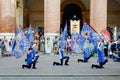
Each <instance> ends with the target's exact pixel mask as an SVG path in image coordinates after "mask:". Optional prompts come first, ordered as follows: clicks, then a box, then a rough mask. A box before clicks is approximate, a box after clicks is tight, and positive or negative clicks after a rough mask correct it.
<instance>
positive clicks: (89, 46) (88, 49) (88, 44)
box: [78, 40, 94, 62]
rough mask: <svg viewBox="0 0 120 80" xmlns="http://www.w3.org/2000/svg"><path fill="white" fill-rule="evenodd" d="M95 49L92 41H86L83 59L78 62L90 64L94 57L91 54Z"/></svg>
mask: <svg viewBox="0 0 120 80" xmlns="http://www.w3.org/2000/svg"><path fill="white" fill-rule="evenodd" d="M93 49H94V46H93V44H92V43H91V42H90V40H86V41H85V43H84V46H83V59H78V62H88V60H89V59H90V58H91V57H92V56H93V55H92V54H91V53H92V51H93Z"/></svg>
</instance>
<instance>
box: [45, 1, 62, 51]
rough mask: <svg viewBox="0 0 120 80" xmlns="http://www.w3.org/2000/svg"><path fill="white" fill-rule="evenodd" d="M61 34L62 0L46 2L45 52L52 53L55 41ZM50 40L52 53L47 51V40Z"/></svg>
mask: <svg viewBox="0 0 120 80" xmlns="http://www.w3.org/2000/svg"><path fill="white" fill-rule="evenodd" d="M59 32H60V0H44V35H45V46H46V47H45V51H46V53H52V52H51V51H52V49H53V39H54V38H55V37H56V36H59ZM48 38H50V41H49V42H50V44H51V46H50V49H51V50H50V51H47V49H48V45H47V39H48Z"/></svg>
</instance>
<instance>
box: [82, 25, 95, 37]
mask: <svg viewBox="0 0 120 80" xmlns="http://www.w3.org/2000/svg"><path fill="white" fill-rule="evenodd" d="M92 31H93V30H92V29H91V28H90V26H89V25H88V24H87V23H84V24H83V27H82V30H81V35H82V36H83V37H85V38H86V39H89V38H90V33H91V32H92Z"/></svg>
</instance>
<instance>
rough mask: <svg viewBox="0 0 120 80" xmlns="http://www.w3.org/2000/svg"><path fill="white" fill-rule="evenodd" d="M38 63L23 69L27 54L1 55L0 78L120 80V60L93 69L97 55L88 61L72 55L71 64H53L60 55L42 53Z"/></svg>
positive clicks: (27, 79) (6, 79)
mask: <svg viewBox="0 0 120 80" xmlns="http://www.w3.org/2000/svg"><path fill="white" fill-rule="evenodd" d="M39 54H40V58H39V61H38V63H37V69H22V66H21V65H22V64H25V62H24V59H25V55H26V54H25V55H23V56H22V57H21V58H18V59H16V58H15V57H14V56H9V57H0V80H16V79H17V80H33V79H34V80H38V79H39V80H40V79H41V80H82V79H84V80H113V79H114V80H119V79H120V62H113V60H112V59H109V58H108V59H109V62H108V63H107V64H106V65H105V66H104V67H105V68H104V69H95V68H94V69H91V65H92V64H98V63H97V57H92V58H91V59H90V60H89V62H88V63H78V62H77V59H78V58H82V55H81V54H79V55H76V54H72V55H68V56H70V62H69V64H70V65H69V66H65V65H63V66H53V65H52V63H53V62H54V61H58V62H59V56H58V55H53V54H47V55H43V54H41V53H39Z"/></svg>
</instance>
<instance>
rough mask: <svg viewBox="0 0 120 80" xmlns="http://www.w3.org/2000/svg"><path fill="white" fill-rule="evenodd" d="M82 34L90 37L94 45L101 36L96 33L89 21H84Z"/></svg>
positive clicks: (87, 37)
mask: <svg viewBox="0 0 120 80" xmlns="http://www.w3.org/2000/svg"><path fill="white" fill-rule="evenodd" d="M81 35H82V36H83V37H84V38H86V40H87V39H89V40H90V41H91V42H92V44H93V45H94V46H96V44H97V43H98V40H99V39H100V36H99V34H98V33H96V32H95V31H94V30H93V29H92V28H91V27H90V26H89V25H88V24H87V23H84V25H83V28H82V30H81Z"/></svg>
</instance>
